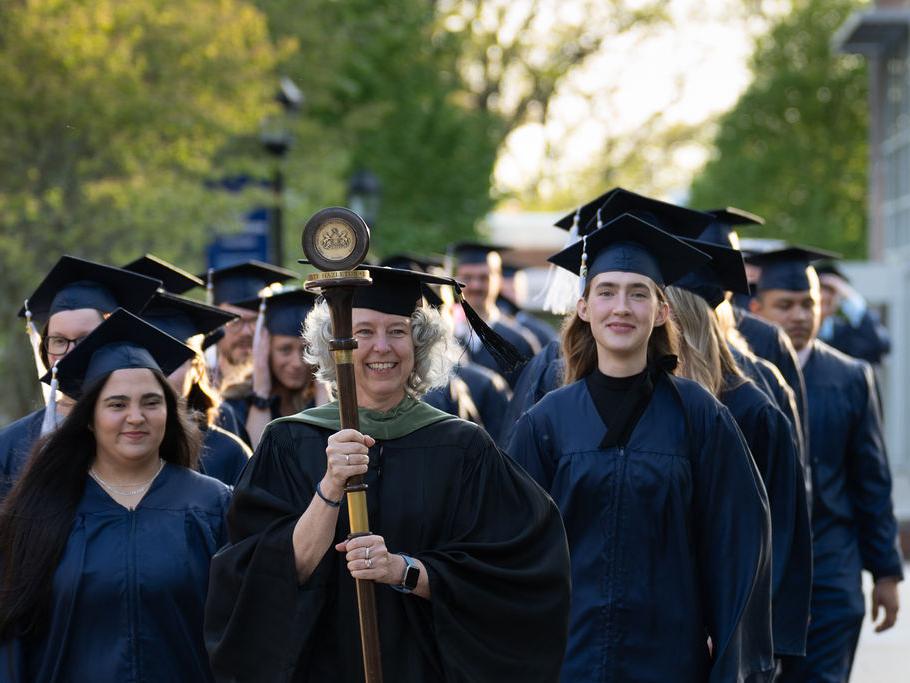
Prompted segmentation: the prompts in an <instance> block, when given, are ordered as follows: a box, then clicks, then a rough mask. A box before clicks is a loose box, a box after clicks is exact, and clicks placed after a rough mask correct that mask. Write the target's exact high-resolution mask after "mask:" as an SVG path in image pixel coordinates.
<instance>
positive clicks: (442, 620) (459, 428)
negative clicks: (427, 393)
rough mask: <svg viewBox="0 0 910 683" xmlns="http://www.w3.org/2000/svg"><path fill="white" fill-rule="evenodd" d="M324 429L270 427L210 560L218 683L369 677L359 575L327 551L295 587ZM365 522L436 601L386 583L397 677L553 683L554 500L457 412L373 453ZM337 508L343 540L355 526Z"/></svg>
mask: <svg viewBox="0 0 910 683" xmlns="http://www.w3.org/2000/svg"><path fill="white" fill-rule="evenodd" d="M330 435H331V432H330V431H329V430H327V429H322V428H317V427H313V426H310V425H307V424H302V423H299V422H292V421H285V420H282V421H279V422H274V423H272V424H270V425H269V426H268V428H267V429H266V431H265V434H264V435H263V438H262V442H261V443H260V445H259V448H258V449H257V450H256V453H255V454H254V456H253V458H252V460H251V461H250V464H249V465H248V466H247V468H246V469H245V470H244V473H243V475H242V476H241V478H240V481H239V482H238V484H237V486H236V488H235V491H234V502H233V504H232V507H231V512H230V517H229V533H230V543H229V545H228V546H227V547H225V548H224V549H222V550H221V551H220V552H219V553H218V554H217V555H216V556H215V558H214V560H213V562H212V574H211V583H210V589H209V591H210V592H209V602H208V605H207V608H206V644H207V647H208V649H209V654H210V656H211V661H212V666H213V670H214V671H215V675H216V678H217V679H218V680H221V681H269V682H270V683H281V682H282V681H340V682H344V683H346V682H349V681H351V682H354V681H362V680H363V673H362V664H361V657H360V636H359V627H358V618H357V611H356V606H355V605H356V600H355V589H354V581H353V579H352V578H351V576H350V574H349V572H348V570H347V568H346V563H345V562H344V558H343V556H341V555H340V554H339V553H338V552H336V551H335V550H334V548H333V547H332V548H329V549H328V550H327V551H326V554H325V556H324V557H323V559H322V561H321V562H320V563H319V565H318V566H317V568H316V570H315V571H314V572H313V574H312V575H311V576H310V577H309V578H308V579H307V580H306V581H304V582H303V583H302V584H300V583H299V580H298V576H297V572H296V568H295V563H294V555H293V548H292V542H291V535H292V532H293V529H294V526H295V524H296V523H297V520H298V519H299V517H300V515H301V514H302V513H303V512H304V510H306V508H307V507H308V506H309V505H310V502H311V501H312V500H313V496H314V491H315V487H316V484H317V483H318V482H319V481H320V480H321V479H322V477H323V476H324V474H325V469H326V464H325V460H326V457H325V448H326V441H327V439H328V437H329V436H330ZM370 457H371V461H370V469H369V472H368V473H367V475H366V481H367V483H368V485H369V488H368V489H367V499H368V507H369V516H370V529H371V530H373V532H374V533H377V534H380V535H382V536H383V537H384V538H385V541H386V544H387V546H388V547H389V549H390V550H391V551H392V552H405V553H407V554H409V555H411V556H413V557H416V558H418V559H419V560H421V561H422V562H423V564H424V565H425V566H426V568H427V573H428V578H429V582H430V589H431V592H432V598H431V600H429V601H427V600H424V599H422V598H419V597H417V596H414V595H404V594H401V593H398V592H396V591H394V590H392V589H391V588H390V587H388V586H384V585H377V586H376V608H377V613H378V621H379V637H380V642H381V650H382V662H383V674H384V678H385V680H387V681H401V682H409V681H411V682H413V683H431V682H433V681H447V682H455V681H458V682H464V683H468V682H470V683H476V682H478V681H516V682H518V681H521V682H522V683H523V682H524V681H529V680H534V681H553V680H555V679H556V678H557V676H558V672H559V666H560V664H561V662H562V656H563V652H564V649H565V639H566V630H567V621H568V601H569V567H568V552H567V548H566V541H565V532H564V530H563V528H562V523H561V521H560V518H559V513H558V511H557V510H556V508H555V506H554V505H553V502H552V501H551V500H550V499H549V498H548V497H547V496H546V495H545V494H544V492H543V491H541V490H540V488H539V487H538V486H537V485H536V484H534V482H533V481H531V480H530V478H529V477H528V476H527V475H526V474H525V473H524V472H523V471H521V469H520V468H518V467H517V466H515V465H514V464H513V463H512V462H511V461H510V460H509V459H508V458H507V457H505V456H504V455H503V454H502V453H501V452H500V451H499V450H498V449H497V448H496V446H495V445H494V443H493V441H492V440H491V439H490V438H489V436H488V435H487V434H486V433H485V432H484V431H483V430H482V429H480V428H478V427H477V426H476V425H474V424H471V423H469V422H466V421H464V420H458V419H455V418H450V419H445V420H443V421H441V422H437V423H435V424H431V425H429V426H425V427H423V428H421V429H418V430H416V431H414V432H412V433H411V434H408V435H406V436H403V437H400V438H397V439H390V440H386V441H384V442H377V443H376V444H375V445H374V446H373V448H371V449H370ZM346 507H347V504H346V503H343V504H342V510H341V511H340V514H339V517H338V526H337V529H336V533H335V542H338V541H341V540H343V539H345V538H346V537H347V535H348V533H349V526H348V515H347V509H346Z"/></svg>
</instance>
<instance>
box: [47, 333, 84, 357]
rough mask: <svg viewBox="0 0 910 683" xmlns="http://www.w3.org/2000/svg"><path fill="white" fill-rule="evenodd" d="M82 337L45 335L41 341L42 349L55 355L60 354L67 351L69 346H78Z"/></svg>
mask: <svg viewBox="0 0 910 683" xmlns="http://www.w3.org/2000/svg"><path fill="white" fill-rule="evenodd" d="M83 339H85V337H78V338H77V339H68V338H67V337H58V336H56V335H53V336H50V337H45V338H44V342H43V343H44V350H45V351H46V352H47V353H52V354H54V355H55V356H62V355H64V354H66V353H68V352H69V350H70V348H71V347H75V346H78V345H79V342H81V341H82V340H83Z"/></svg>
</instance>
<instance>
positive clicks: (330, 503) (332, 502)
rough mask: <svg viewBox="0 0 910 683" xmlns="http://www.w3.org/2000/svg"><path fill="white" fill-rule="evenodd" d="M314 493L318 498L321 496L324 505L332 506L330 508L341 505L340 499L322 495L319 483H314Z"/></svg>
mask: <svg viewBox="0 0 910 683" xmlns="http://www.w3.org/2000/svg"><path fill="white" fill-rule="evenodd" d="M316 495H317V496H319V497H320V498H322V502H323V503H325V504H326V505H328V506H329V507H332V508H340V507H341V501H340V500H329V499H328V498H326V497H325V496H324V495H322V489H321V488H319V484H316Z"/></svg>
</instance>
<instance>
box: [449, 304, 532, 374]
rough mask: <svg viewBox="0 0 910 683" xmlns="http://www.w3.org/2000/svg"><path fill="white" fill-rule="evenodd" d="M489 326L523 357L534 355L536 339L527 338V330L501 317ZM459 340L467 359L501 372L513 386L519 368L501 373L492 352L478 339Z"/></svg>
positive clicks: (528, 334)
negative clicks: (464, 349)
mask: <svg viewBox="0 0 910 683" xmlns="http://www.w3.org/2000/svg"><path fill="white" fill-rule="evenodd" d="M490 327H491V328H493V331H494V332H496V333H497V334H498V335H499V336H501V337H502V338H503V339H505V340H506V341H507V342H509V343H510V344H512V346H514V347H515V348H516V349H517V350H518V352H519V353H520V354H521V355H522V356H524V357H525V358H527V359H530V358H532V357H533V356H534V353H535V348H534V347H535V345H536V340H533V337H531V339H529V336H530V333H528V332H527V331H525V330H521V329H519V328H517V327H516V326H515V325H513V324H511V323H509V322H506V321H505V320H502V319H500V320H497V321H496V322H494V323H493V324H492V325H490ZM532 340H533V341H532ZM461 341H462V343H463V345H464V347H465V348H466V349H467V351H466V355H467V357H468V360H470V361H471V362H472V363H477V364H478V365H482V366H483V367H485V368H489V369H490V370H492V371H493V372H498V373H500V374H502V376H503V377H505V379H506V381H507V382H508V383H509V387H513V386H515V382H516V381H517V380H518V375H519V374H520V372H521V370H518V371H512V372H509V373H503V371H502V368H500V367H499V365H498V364H497V362H496V359H495V358H493V356H492V354H490V352H489V351H487V349H486V347H485V346H483V344H480V343H479V340H478V339H473V338H471V339H462V340H461ZM472 342H473V344H472ZM472 346H476V347H477V348H472Z"/></svg>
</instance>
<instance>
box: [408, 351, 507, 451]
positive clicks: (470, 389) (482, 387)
mask: <svg viewBox="0 0 910 683" xmlns="http://www.w3.org/2000/svg"><path fill="white" fill-rule="evenodd" d="M511 397H512V392H511V391H509V385H508V383H507V382H506V381H505V379H503V377H502V375H500V374H498V373H495V372H493V371H492V370H490V369H488V368H485V367H483V366H482V365H476V364H474V363H461V364H459V365H457V366H456V367H455V371H454V373H453V376H452V379H451V380H450V381H449V384H448V385H446V386H444V387H438V388H436V389H433V390H432V391H429V392H427V393H426V394H425V395H424V397H423V401H424V402H425V403H428V404H429V405H431V406H433V407H434V408H437V409H439V410H441V411H443V412H444V413H448V414H449V415H454V416H455V417H460V418H462V419H463V420H470V421H471V422H474V423H476V424H479V425H480V426H481V427H483V428H484V429H485V430H486V431H487V433H488V434H489V435H490V436H492V437H493V440H494V441H495V442H496V443H497V445H503V441H502V436H503V434H502V432H503V425H504V420H505V417H506V410H507V409H508V406H509V399H510V398H511Z"/></svg>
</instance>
